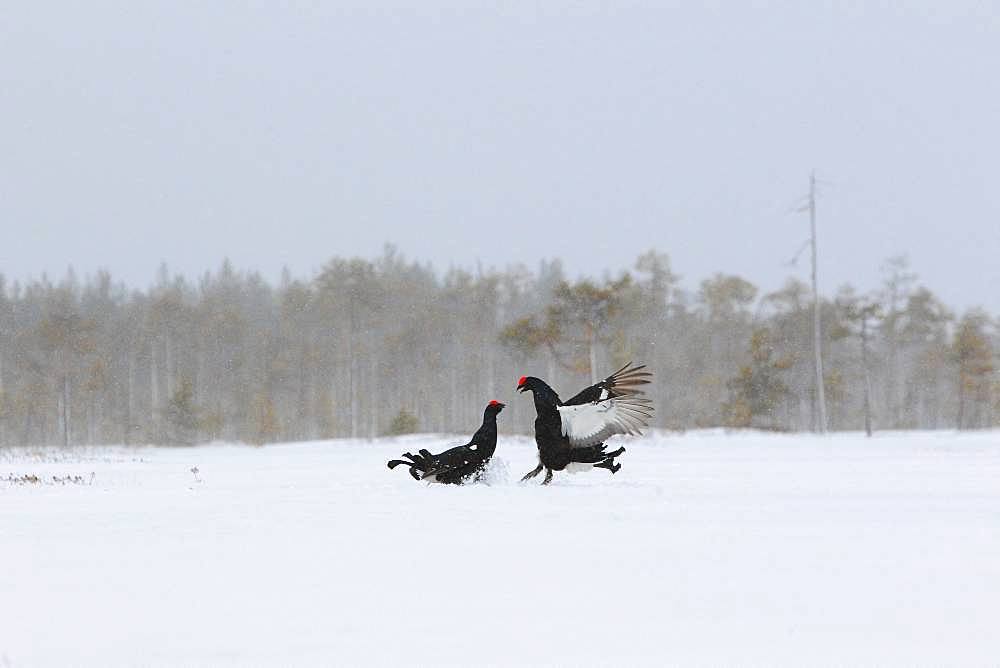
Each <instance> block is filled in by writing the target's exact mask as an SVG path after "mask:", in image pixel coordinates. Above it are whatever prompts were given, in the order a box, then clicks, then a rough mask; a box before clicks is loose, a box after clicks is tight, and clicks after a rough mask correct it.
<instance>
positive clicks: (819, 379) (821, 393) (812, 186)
mask: <svg viewBox="0 0 1000 668" xmlns="http://www.w3.org/2000/svg"><path fill="white" fill-rule="evenodd" d="M809 225H810V227H811V229H812V292H813V351H814V354H815V357H816V403H817V408H818V412H819V414H818V416H817V417H818V419H819V424H818V425H817V426H818V431H819V433H821V434H825V433H826V394H825V390H824V387H823V353H822V351H821V350H820V335H821V329H820V313H819V281H818V279H817V277H816V173H815V172H813V173H812V174H810V176H809Z"/></svg>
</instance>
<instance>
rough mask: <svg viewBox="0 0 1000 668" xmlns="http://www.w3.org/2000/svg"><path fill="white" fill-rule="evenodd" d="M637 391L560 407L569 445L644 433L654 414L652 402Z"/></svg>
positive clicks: (564, 431) (564, 433) (592, 442)
mask: <svg viewBox="0 0 1000 668" xmlns="http://www.w3.org/2000/svg"><path fill="white" fill-rule="evenodd" d="M636 394H638V393H634V394H630V395H627V396H618V397H614V398H608V399H603V400H600V401H594V402H591V403H586V404H575V405H569V406H559V407H558V410H559V419H560V420H561V421H562V433H563V436H566V437H567V438H568V439H569V445H570V447H571V448H585V447H588V446H591V445H597V444H598V443H603V442H604V441H606V440H607V439H609V438H611V437H612V436H614V435H615V434H625V435H630V436H639V435H641V434H642V428H643V427H646V426H648V425H649V419H650V418H651V417H652V416H653V406H652V404H653V402H652V401H651V400H649V399H646V398H644V397H640V396H636Z"/></svg>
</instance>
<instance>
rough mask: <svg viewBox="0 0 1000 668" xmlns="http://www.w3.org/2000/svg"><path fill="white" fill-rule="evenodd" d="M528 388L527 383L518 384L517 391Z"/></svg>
mask: <svg viewBox="0 0 1000 668" xmlns="http://www.w3.org/2000/svg"><path fill="white" fill-rule="evenodd" d="M526 389H528V386H527V385H518V386H517V391H518V392H524V391H525V390H526Z"/></svg>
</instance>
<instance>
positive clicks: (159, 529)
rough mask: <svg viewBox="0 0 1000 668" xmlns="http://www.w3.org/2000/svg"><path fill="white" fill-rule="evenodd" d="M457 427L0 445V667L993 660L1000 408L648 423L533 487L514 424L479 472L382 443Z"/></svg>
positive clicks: (999, 566)
mask: <svg viewBox="0 0 1000 668" xmlns="http://www.w3.org/2000/svg"><path fill="white" fill-rule="evenodd" d="M460 442H463V440H462V438H461V437H455V438H442V437H436V436H413V437H404V438H400V439H384V440H378V441H374V442H368V441H343V440H341V441H326V442H314V443H302V444H285V445H272V446H265V447H261V448H256V447H251V446H242V445H239V446H237V445H211V446H203V447H197V448H118V447H106V448H96V449H80V450H73V451H70V452H62V451H59V450H43V451H32V450H24V449H15V450H0V477H4V478H6V477H8V476H10V477H18V476H23V475H29V474H34V475H37V476H39V478H40V479H41V480H42V482H41V483H24V484H17V483H12V482H6V481H5V482H0V666H7V665H10V666H36V665H41V666H66V665H86V666H117V665H416V664H419V665H442V664H446V665H511V664H521V665H664V664H668V665H669V664H683V665H692V664H694V665H708V664H712V665H718V664H740V665H762V664H767V665H775V664H780V665H843V664H860V663H864V664H867V665H913V664H921V665H931V664H949V665H956V664H958V665H991V664H995V663H996V662H997V661H998V660H1000V636H998V634H997V632H996V620H997V619H1000V434H998V433H996V432H982V433H972V434H955V433H915V434H887V435H879V436H877V437H876V438H874V439H871V440H867V439H865V438H864V437H863V436H859V435H854V434H846V435H835V436H829V437H824V438H819V437H814V436H802V435H797V436H792V435H787V436H785V435H760V434H734V435H727V434H724V433H722V432H696V433H690V434H687V435H672V434H660V435H654V436H650V437H647V438H644V439H641V440H622V441H621V443H622V444H624V445H625V446H626V448H627V449H628V452H627V453H626V454H625V455H624V456H623V457H622V458H621V460H620V461H621V463H622V465H623V467H622V470H621V472H620V473H618V474H617V475H616V476H613V477H612V476H611V475H609V474H608V473H607V472H606V471H603V470H596V471H593V472H588V473H581V474H577V475H568V474H557V477H556V479H555V481H554V483H553V484H552V485H551V486H549V487H547V488H546V487H540V486H539V485H538V484H537V481H538V480H540V478H536V479H535V481H533V482H531V483H527V484H524V485H521V484H519V483H518V482H517V480H518V479H519V478H520V476H521V475H523V474H524V473H525V472H527V471H528V470H530V469H531V468H533V467H534V465H535V453H534V445H533V443H532V442H531V441H530V440H529V439H526V438H510V437H504V436H503V435H501V438H500V443H499V446H498V448H497V458H498V460H500V461H498V462H496V465H495V467H494V469H493V471H492V474H493V475H492V482H493V484H491V485H475V486H468V487H461V488H456V487H450V486H448V487H446V486H441V485H431V486H428V485H426V484H423V483H418V482H415V481H414V480H413V479H412V478H410V476H409V475H407V474H406V472H405V470H404V469H397V470H395V471H389V470H388V469H387V468H386V467H385V462H386V460H388V459H390V458H394V457H397V456H398V455H399V454H400V453H401V452H403V451H404V450H411V451H415V450H416V449H419V448H421V447H427V448H428V449H430V450H432V451H437V450H440V449H443V448H444V447H446V446H448V445H455V444H458V443H460ZM613 442H614V443H617V442H618V441H613ZM614 447H617V445H615V446H614ZM192 467H197V468H198V474H197V476H196V475H195V474H194V473H192V472H191V470H190V469H191V468H192ZM91 474H93V483H92V484H87V483H88V482H90V480H91ZM70 475H72V476H77V475H78V476H80V477H81V479H83V480H84V483H83V484H78V483H72V482H71V483H66V484H46V481H48V483H51V478H52V476H58V477H60V478H62V477H64V476H70Z"/></svg>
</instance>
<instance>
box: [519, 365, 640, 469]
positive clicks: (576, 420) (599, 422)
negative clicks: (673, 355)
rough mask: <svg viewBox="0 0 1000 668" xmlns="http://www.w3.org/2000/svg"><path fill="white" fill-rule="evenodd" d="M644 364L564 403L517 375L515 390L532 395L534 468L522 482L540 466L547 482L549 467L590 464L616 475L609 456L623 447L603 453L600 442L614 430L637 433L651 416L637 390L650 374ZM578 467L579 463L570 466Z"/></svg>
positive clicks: (615, 465) (616, 466)
mask: <svg viewBox="0 0 1000 668" xmlns="http://www.w3.org/2000/svg"><path fill="white" fill-rule="evenodd" d="M644 369H645V366H637V367H632V366H631V365H630V364H626V365H625V366H624V367H622V368H621V369H619V370H618V371H616V372H615V373H613V374H611V375H610V376H608V377H607V378H605V379H604V380H602V381H601V382H599V383H595V384H594V385H591V386H590V387H587V388H585V389H583V390H582V391H581V392H579V393H578V394H576V395H575V396H574V397H573V398H572V399H570V400H568V401H565V402H564V401H562V400H561V399H560V398H559V395H558V394H557V393H556V391H555V390H553V389H552V388H551V387H550V386H549V385H548V383H546V382H545V381H543V380H541V379H540V378H535V377H534V376H522V377H521V379H520V380H519V381H518V384H517V389H518V391H520V392H529V391H530V392H531V393H532V395H533V396H534V399H535V412H536V413H537V417H536V418H535V443H536V444H537V445H538V466H537V467H536V468H535V469H534V470H533V471H530V472H529V473H528V474H526V475H525V476H524V477H523V478H522V480H527V479H529V478H533V477H534V476H536V475H538V474H539V473H541V471H542V469H543V468H544V469H545V470H546V473H545V481H544V482H543V484H546V485H547V484H548V483H550V482H551V481H552V472H553V471H562V470H564V469H566V468H567V467H571V469H578V468H587V465H590V467H593V468H604V469H608V470H609V471H610V472H611V473H612V474H614V473H617V472H618V470H619V469H620V468H621V464H618V463H616V462H615V457H618V456H619V455H621V454H623V453H624V452H625V448H618V449H617V450H615V451H613V452H608V451H607V446H606V445H605V443H604V441H605V440H606V439H608V438H610V437H611V436H613V435H615V434H641V433H642V432H641V431H640V429H641V428H642V427H645V426H647V424H648V420H649V418H650V417H651V416H652V411H653V408H652V402H651V401H650V400H649V399H646V398H644V397H642V396H641V395H642V394H643V392H642V391H641V390H639V389H637V388H638V387H639V386H642V385H646V384H648V383H649V382H650V381H649V379H650V378H652V374H651V373H650V372H648V371H645V370H644ZM571 465H579V466H571Z"/></svg>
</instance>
